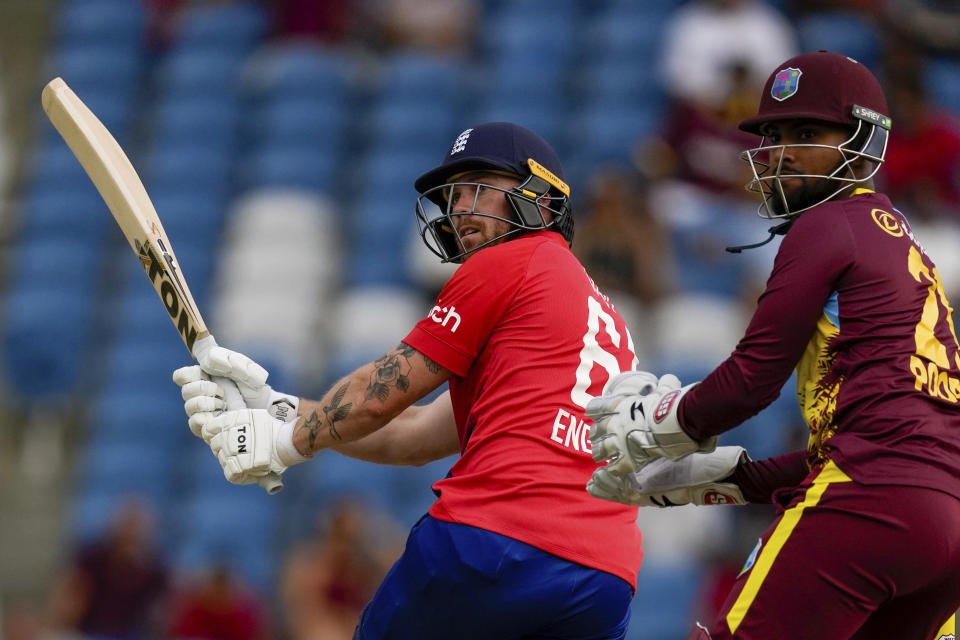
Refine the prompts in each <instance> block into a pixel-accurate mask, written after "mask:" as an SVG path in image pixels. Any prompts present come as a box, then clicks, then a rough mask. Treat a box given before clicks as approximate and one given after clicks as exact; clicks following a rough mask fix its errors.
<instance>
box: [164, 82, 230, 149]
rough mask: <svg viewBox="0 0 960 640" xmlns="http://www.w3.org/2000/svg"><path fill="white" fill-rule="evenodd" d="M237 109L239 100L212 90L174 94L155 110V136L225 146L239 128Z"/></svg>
mask: <svg viewBox="0 0 960 640" xmlns="http://www.w3.org/2000/svg"><path fill="white" fill-rule="evenodd" d="M240 111H241V110H240V103H239V102H238V101H236V100H230V99H224V98H223V97H222V96H218V95H214V94H208V93H202V94H197V95H182V96H175V97H173V98H172V99H169V100H164V101H163V102H162V103H161V105H160V107H159V109H158V110H157V113H156V116H155V122H156V125H155V132H154V135H155V136H156V138H155V140H158V141H161V142H162V143H163V144H172V143H185V142H193V143H194V144H204V145H209V146H212V147H215V148H228V147H229V146H230V145H231V144H232V142H233V140H234V139H235V136H236V135H237V133H238V131H239V127H240Z"/></svg>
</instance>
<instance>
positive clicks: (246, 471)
mask: <svg viewBox="0 0 960 640" xmlns="http://www.w3.org/2000/svg"><path fill="white" fill-rule="evenodd" d="M295 423H296V420H291V421H287V422H284V421H282V420H278V419H277V418H274V417H273V416H271V415H270V414H269V413H267V412H266V411H265V410H263V409H242V410H240V411H226V412H224V413H221V414H220V415H218V416H215V417H213V418H211V419H210V420H207V421H206V422H205V423H204V425H203V429H202V432H201V433H202V437H203V439H204V440H205V441H207V442H208V443H210V449H211V450H212V451H213V453H214V455H215V456H217V459H218V460H219V461H220V466H221V467H223V475H224V476H225V477H226V478H227V480H229V481H230V482H232V483H234V484H250V483H252V482H258V481H259V478H260V477H262V476H265V475H267V474H270V473H274V474H277V475H278V476H279V475H281V474H282V473H283V472H284V471H286V470H287V467H290V466H292V465H295V464H299V463H301V462H304V461H306V460H308V459H309V458H308V457H307V456H304V455H302V454H301V453H300V452H299V451H297V448H296V447H295V446H294V444H293V427H294V424H295Z"/></svg>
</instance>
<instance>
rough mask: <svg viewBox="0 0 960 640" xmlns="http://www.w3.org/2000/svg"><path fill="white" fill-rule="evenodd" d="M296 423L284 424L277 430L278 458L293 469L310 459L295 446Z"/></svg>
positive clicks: (294, 421)
mask: <svg viewBox="0 0 960 640" xmlns="http://www.w3.org/2000/svg"><path fill="white" fill-rule="evenodd" d="M296 422H297V421H296V420H290V421H289V422H284V423H283V424H282V425H280V427H279V429H278V430H277V457H278V458H280V462H282V463H283V464H284V466H287V467H292V466H293V465H295V464H300V463H301V462H306V461H307V460H309V459H310V458H309V457H308V456H305V455H303V454H302V453H300V452H299V451H298V450H297V447H296V445H294V444H293V427H294V425H295V424H296Z"/></svg>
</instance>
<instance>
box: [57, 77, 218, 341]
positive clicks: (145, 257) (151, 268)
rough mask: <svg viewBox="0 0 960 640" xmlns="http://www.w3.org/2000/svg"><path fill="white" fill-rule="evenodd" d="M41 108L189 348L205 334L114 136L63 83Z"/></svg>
mask: <svg viewBox="0 0 960 640" xmlns="http://www.w3.org/2000/svg"><path fill="white" fill-rule="evenodd" d="M42 104H43V110H44V112H46V114H47V117H48V118H49V119H50V122H52V123H53V126H54V127H55V128H56V129H57V131H58V132H59V133H60V136H61V137H62V138H63V140H64V141H65V142H66V143H67V146H69V147H70V150H71V151H73V155H75V156H76V158H77V160H78V161H79V162H80V165H81V166H82V167H83V169H84V171H86V173H87V175H88V176H89V177H90V180H91V181H92V182H93V184H94V186H96V188H97V191H99V192H100V195H101V196H102V197H103V200H104V202H106V203H107V207H108V208H109V209H110V212H111V213H112V214H113V217H114V219H115V220H116V221H117V224H118V225H119V226H120V230H121V231H122V232H123V235H124V236H125V237H126V239H127V242H128V243H130V248H131V249H133V251H134V253H135V254H137V257H138V258H139V259H140V262H141V263H142V264H143V268H144V271H145V272H146V274H147V277H148V278H149V279H150V282H151V284H152V285H153V288H154V289H155V290H156V292H157V295H158V296H160V300H161V301H162V302H163V306H164V307H165V308H166V310H167V313H168V314H169V315H170V319H171V320H172V321H173V324H174V326H175V327H176V328H177V332H178V333H179V334H180V337H181V339H183V343H184V344H185V345H186V347H187V350H188V351H190V353H191V354H193V344H194V342H196V340H197V339H199V338H203V337H205V336H207V335H209V331H208V330H207V326H206V324H205V323H204V321H203V318H202V317H201V315H200V312H199V310H198V309H197V305H196V303H195V302H194V300H193V295H192V294H191V293H190V289H189V288H188V287H187V283H186V279H185V278H184V276H183V273H182V272H181V270H180V266H179V263H178V262H177V259H176V255H175V254H174V252H173V247H172V246H171V244H170V240H169V239H168V238H167V234H166V232H165V231H164V229H163V225H162V224H161V223H160V218H159V216H158V215H157V212H156V210H155V209H154V207H153V203H152V202H151V201H150V197H149V196H148V195H147V190H146V189H145V188H144V186H143V182H142V181H141V180H140V177H139V176H138V175H137V172H136V170H135V169H134V168H133V165H132V164H131V163H130V160H129V159H128V158H127V155H126V154H125V153H124V152H123V149H122V148H120V145H119V144H118V143H117V141H116V139H114V137H113V135H111V133H110V132H109V131H108V130H107V128H106V127H105V126H104V125H103V123H102V122H100V120H99V119H98V118H97V116H95V115H94V114H93V112H92V111H90V109H88V108H87V106H86V105H85V104H84V103H83V102H82V101H81V100H80V98H78V97H77V95H76V94H75V93H74V92H73V90H71V89H70V87H69V86H67V83H66V82H64V81H63V79H62V78H54V79H53V80H51V81H50V82H49V83H48V84H47V86H45V87H44V88H43V93H42Z"/></svg>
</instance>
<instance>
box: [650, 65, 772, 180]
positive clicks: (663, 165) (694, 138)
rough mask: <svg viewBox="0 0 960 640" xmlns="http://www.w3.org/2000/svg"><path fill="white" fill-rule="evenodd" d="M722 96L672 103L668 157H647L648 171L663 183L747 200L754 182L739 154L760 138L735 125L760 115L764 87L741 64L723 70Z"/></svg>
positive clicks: (680, 99)
mask: <svg viewBox="0 0 960 640" xmlns="http://www.w3.org/2000/svg"><path fill="white" fill-rule="evenodd" d="M722 80H723V82H721V83H720V86H721V87H722V88H723V93H722V95H721V96H719V97H716V98H714V99H712V100H711V101H709V102H708V101H704V100H695V99H693V100H691V99H686V98H683V97H677V98H676V99H674V101H673V104H672V105H671V108H670V110H669V111H668V113H667V117H666V121H665V122H664V126H663V138H662V142H663V143H665V144H666V145H667V147H669V150H670V153H669V154H667V153H663V151H666V150H665V149H663V150H662V151H661V153H647V154H646V156H645V159H646V160H647V163H646V169H645V170H646V171H647V172H648V173H649V174H650V175H654V176H657V177H660V178H663V177H674V178H677V179H679V180H683V181H685V182H689V183H692V184H694V185H696V186H698V187H702V188H704V189H706V190H708V191H711V192H716V193H731V194H733V195H735V196H737V197H741V198H742V197H746V196H747V194H746V192H745V191H744V188H743V186H744V185H745V184H746V183H747V182H748V181H749V179H750V170H749V167H748V166H747V163H745V162H737V161H736V158H737V157H738V156H739V154H740V152H741V151H743V150H744V149H747V148H749V147H752V146H755V144H756V142H757V137H756V136H754V135H752V134H749V133H746V132H743V131H740V130H739V129H738V128H737V124H738V123H739V122H740V121H741V120H743V119H744V118H747V117H750V116H753V115H754V114H755V113H756V112H757V106H758V104H759V100H758V98H757V96H758V95H759V94H760V89H761V88H762V87H763V85H762V84H760V85H757V84H755V79H754V77H753V76H752V75H751V73H750V72H749V70H748V67H747V64H746V63H744V62H742V61H735V62H732V63H731V65H730V66H729V67H727V68H725V69H723V70H722Z"/></svg>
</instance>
